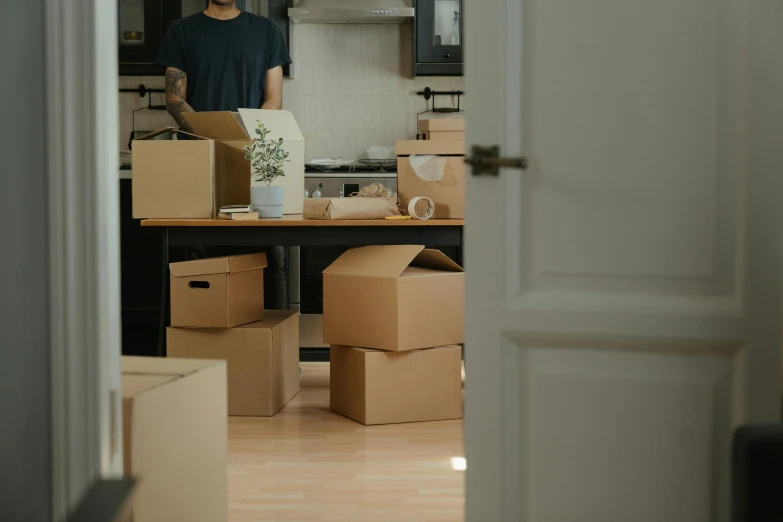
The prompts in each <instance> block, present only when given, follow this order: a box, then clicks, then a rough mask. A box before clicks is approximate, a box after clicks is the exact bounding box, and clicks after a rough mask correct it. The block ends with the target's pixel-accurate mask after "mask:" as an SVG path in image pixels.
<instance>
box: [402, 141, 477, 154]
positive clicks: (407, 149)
mask: <svg viewBox="0 0 783 522" xmlns="http://www.w3.org/2000/svg"><path fill="white" fill-rule="evenodd" d="M394 150H395V152H396V154H397V156H410V155H411V154H435V155H440V156H464V155H465V140H442V141H439V140H435V141H433V140H409V141H398V142H397V145H396V146H395V148H394Z"/></svg>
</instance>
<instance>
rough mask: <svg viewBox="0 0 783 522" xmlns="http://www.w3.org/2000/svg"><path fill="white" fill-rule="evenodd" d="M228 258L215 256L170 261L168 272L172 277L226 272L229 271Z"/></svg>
mask: <svg viewBox="0 0 783 522" xmlns="http://www.w3.org/2000/svg"><path fill="white" fill-rule="evenodd" d="M229 270H230V269H229V265H228V258H227V257H216V258H213V259H197V260H194V261H182V262H180V263H170V264H169V272H170V273H171V275H173V276H174V277H190V276H196V275H208V274H227V273H228V272H229Z"/></svg>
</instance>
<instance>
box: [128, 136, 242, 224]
mask: <svg viewBox="0 0 783 522" xmlns="http://www.w3.org/2000/svg"><path fill="white" fill-rule="evenodd" d="M177 136H188V137H189V138H190V139H174V138H176V137H177ZM242 160H243V161H244V163H245V165H241V166H237V165H235V164H234V163H235V161H236V160H235V155H234V154H233V152H232V149H231V148H230V146H226V145H225V144H222V143H216V142H215V141H213V140H210V139H207V138H204V137H201V136H194V135H192V134H188V133H186V132H183V131H180V130H177V129H175V128H173V127H165V128H163V129H160V130H158V131H155V132H153V133H152V134H148V135H147V136H144V137H142V138H137V139H136V140H134V141H133V188H132V191H133V217H134V218H136V219H143V218H182V219H190V218H194V219H195V218H213V217H215V216H216V215H217V211H218V209H219V208H220V207H221V206H223V205H235V204H242V203H245V204H247V203H249V202H250V182H249V170H245V169H243V168H239V167H246V168H247V169H249V168H250V167H249V165H248V162H247V160H245V159H244V157H243V158H242Z"/></svg>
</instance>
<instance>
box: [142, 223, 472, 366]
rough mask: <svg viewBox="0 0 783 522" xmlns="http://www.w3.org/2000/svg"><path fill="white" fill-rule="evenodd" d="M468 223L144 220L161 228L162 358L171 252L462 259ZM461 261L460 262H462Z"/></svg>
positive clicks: (159, 341)
mask: <svg viewBox="0 0 783 522" xmlns="http://www.w3.org/2000/svg"><path fill="white" fill-rule="evenodd" d="M464 224H465V222H464V220H462V219H430V220H427V221H417V220H409V221H403V220H384V219H374V220H370V219H368V220H317V219H303V218H302V216H301V215H292V216H284V217H282V218H279V219H258V220H254V221H233V220H228V219H145V220H143V221H142V222H141V226H143V227H160V228H161V230H162V240H163V249H162V250H163V255H162V258H163V259H162V260H161V263H162V268H163V277H162V279H161V311H160V330H159V332H158V355H160V356H164V355H165V353H166V326H167V325H168V322H169V277H168V274H169V266H168V265H169V249H170V248H171V247H220V246H234V247H254V246H259V247H262V246H283V247H291V246H365V245H426V246H430V247H458V252H459V257H460V258H461V256H462V228H463V225H464ZM461 261H462V260H461V259H457V262H459V263H461Z"/></svg>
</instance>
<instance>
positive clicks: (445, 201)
mask: <svg viewBox="0 0 783 522" xmlns="http://www.w3.org/2000/svg"><path fill="white" fill-rule="evenodd" d="M430 121H449V120H430ZM395 150H396V153H397V194H398V197H399V198H400V202H401V203H402V207H403V208H408V203H409V202H410V200H411V199H413V198H415V197H421V196H424V197H428V198H430V199H431V200H432V202H433V203H434V204H435V213H434V214H433V216H432V217H433V218H436V219H462V218H464V217H465V141H464V140H456V139H452V140H426V141H425V140H416V141H398V142H397V146H396V148H395ZM430 154H431V155H435V156H444V157H446V166H445V168H444V171H443V178H441V180H440V181H427V180H423V179H421V178H420V177H419V176H418V175H416V172H415V171H414V170H413V167H412V166H411V161H410V156H412V155H430Z"/></svg>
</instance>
